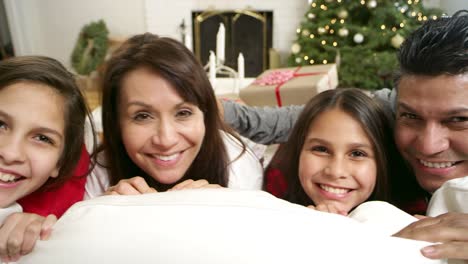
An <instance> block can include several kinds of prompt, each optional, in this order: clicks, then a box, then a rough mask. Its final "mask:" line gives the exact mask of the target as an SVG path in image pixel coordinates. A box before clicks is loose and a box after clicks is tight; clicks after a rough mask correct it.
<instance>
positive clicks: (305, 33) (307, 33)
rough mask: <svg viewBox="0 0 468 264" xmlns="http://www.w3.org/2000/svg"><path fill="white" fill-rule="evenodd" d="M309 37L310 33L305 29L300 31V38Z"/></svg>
mask: <svg viewBox="0 0 468 264" xmlns="http://www.w3.org/2000/svg"><path fill="white" fill-rule="evenodd" d="M309 35H310V31H309V30H307V29H304V30H302V36H304V37H307V36H309Z"/></svg>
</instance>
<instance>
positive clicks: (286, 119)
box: [222, 88, 396, 144]
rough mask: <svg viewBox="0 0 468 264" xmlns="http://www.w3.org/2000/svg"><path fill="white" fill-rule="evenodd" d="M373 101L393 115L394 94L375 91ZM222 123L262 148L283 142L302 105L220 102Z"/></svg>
mask: <svg viewBox="0 0 468 264" xmlns="http://www.w3.org/2000/svg"><path fill="white" fill-rule="evenodd" d="M372 96H373V98H376V99H378V100H381V101H382V102H383V104H384V106H385V108H386V109H388V111H392V112H393V113H394V112H395V102H396V90H395V89H393V90H390V89H388V88H384V89H381V90H378V91H375V92H374V93H373V94H372ZM222 103H223V107H224V121H225V122H226V123H227V124H229V125H230V126H232V127H233V128H234V129H235V130H236V131H237V132H238V133H239V134H241V135H242V136H244V137H247V138H249V139H251V140H252V141H255V142H257V143H261V144H275V143H283V142H286V141H287V139H288V136H289V132H290V131H291V130H292V128H293V127H294V124H295V123H296V120H297V118H298V117H299V114H300V113H301V112H302V109H303V108H304V105H292V106H285V107H252V106H246V105H240V104H237V103H235V102H233V101H225V100H223V101H222Z"/></svg>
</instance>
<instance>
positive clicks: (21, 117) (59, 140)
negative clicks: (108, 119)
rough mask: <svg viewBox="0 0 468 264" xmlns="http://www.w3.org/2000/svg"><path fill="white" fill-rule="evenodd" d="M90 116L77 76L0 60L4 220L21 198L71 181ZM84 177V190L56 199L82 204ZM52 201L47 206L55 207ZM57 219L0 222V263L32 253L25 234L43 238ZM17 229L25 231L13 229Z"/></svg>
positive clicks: (31, 60) (42, 63)
mask: <svg viewBox="0 0 468 264" xmlns="http://www.w3.org/2000/svg"><path fill="white" fill-rule="evenodd" d="M88 114H89V112H88V108H87V106H86V103H85V101H84V98H83V96H82V94H81V93H80V90H79V89H78V87H77V86H76V83H75V79H74V77H73V75H72V74H71V73H69V72H68V71H67V70H66V69H65V68H64V67H63V66H62V65H61V64H60V63H59V62H58V61H56V60H54V59H51V58H47V57H39V56H25V57H16V58H11V59H8V60H4V61H1V62H0V208H2V209H1V211H3V212H5V213H6V214H4V217H8V216H9V215H10V214H11V213H12V212H13V211H16V212H20V211H21V206H19V205H18V204H17V203H16V202H17V201H18V200H19V199H20V198H23V197H25V196H27V195H29V194H31V193H32V192H34V191H36V190H39V189H42V190H49V191H50V190H52V188H54V187H58V186H63V184H65V182H67V181H69V182H71V181H70V178H71V177H72V176H73V171H74V170H75V168H76V166H77V164H78V161H79V159H80V155H81V154H82V149H83V145H84V125H85V119H86V117H87V115H88ZM81 178H82V179H83V180H81V179H80V181H83V184H82V183H80V181H78V182H77V183H78V185H79V186H83V188H81V189H80V188H78V190H76V191H75V192H73V191H72V189H68V190H69V191H71V193H68V194H67V197H55V198H56V199H57V200H67V201H70V203H73V202H76V201H78V200H81V199H82V198H83V194H84V180H85V178H84V177H81ZM36 197H37V196H36ZM36 202H37V203H38V201H36ZM51 203H52V204H49V205H48V206H49V207H51V208H53V207H55V204H54V202H51ZM59 203H60V202H59ZM68 206H69V205H68ZM7 208H10V209H12V210H8V209H7ZM61 209H63V210H65V209H66V208H61ZM54 218H55V216H52V215H50V216H49V217H48V218H47V219H46V221H44V218H42V217H40V216H38V215H34V214H16V215H15V217H13V218H10V217H8V218H7V219H6V220H5V221H3V220H4V219H2V221H1V222H3V224H2V225H1V228H0V257H1V258H2V260H4V261H14V260H17V259H18V258H19V256H20V253H21V254H25V253H27V252H29V251H30V250H31V249H32V246H33V245H34V242H35V240H36V239H37V237H34V235H32V236H27V238H25V236H24V235H25V233H26V232H28V233H30V234H31V233H36V232H38V231H40V230H41V229H42V231H41V237H43V236H44V235H45V233H47V231H48V230H49V228H48V227H50V226H51V225H52V223H53V222H54ZM48 219H52V220H49V221H48ZM17 226H22V227H24V228H19V229H21V230H23V231H25V232H18V231H14V229H15V228H16V227H17ZM37 227H38V228H37ZM38 229H39V230H38ZM23 239H24V240H23Z"/></svg>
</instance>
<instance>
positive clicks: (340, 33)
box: [338, 28, 349, 37]
mask: <svg viewBox="0 0 468 264" xmlns="http://www.w3.org/2000/svg"><path fill="white" fill-rule="evenodd" d="M348 35H349V30H348V29H347V28H340V29H339V30H338V36H340V37H347V36H348Z"/></svg>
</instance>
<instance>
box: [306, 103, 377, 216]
mask: <svg viewBox="0 0 468 264" xmlns="http://www.w3.org/2000/svg"><path fill="white" fill-rule="evenodd" d="M376 176H377V163H376V160H375V157H374V148H373V145H372V143H371V141H370V140H369V138H368V136H367V134H366V133H365V131H364V130H363V128H362V127H361V124H360V123H359V122H357V121H356V120H355V119H354V118H352V117H351V116H350V115H349V114H347V113H345V112H343V111H342V110H340V109H338V108H333V109H330V110H326V111H324V112H322V113H320V114H319V115H318V116H317V117H316V118H315V119H314V120H313V121H312V123H311V124H310V127H309V132H308V134H307V136H306V138H305V141H304V145H303V147H302V151H301V154H300V158H299V179H300V182H301V185H302V188H303V189H304V191H305V193H306V194H307V195H308V196H309V198H310V199H311V200H312V201H313V202H314V203H315V205H319V204H331V205H333V206H335V207H336V208H337V209H338V210H339V211H341V212H346V213H347V212H349V211H350V210H351V209H353V208H354V207H356V206H357V205H359V204H361V203H362V202H364V201H366V200H367V199H368V198H369V197H370V195H371V194H372V192H373V190H374V187H375V183H376Z"/></svg>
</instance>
